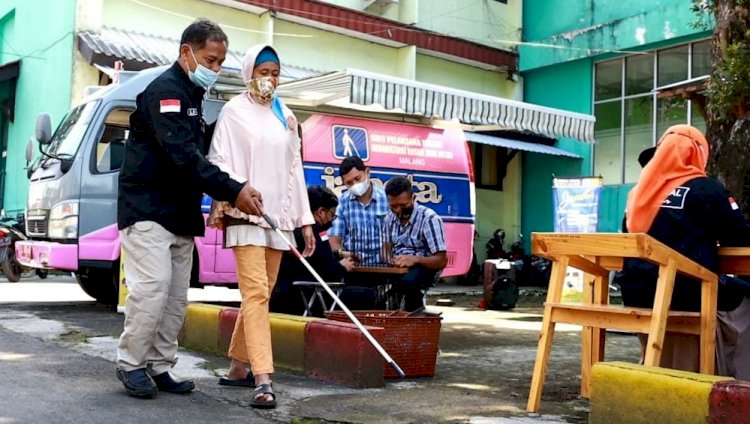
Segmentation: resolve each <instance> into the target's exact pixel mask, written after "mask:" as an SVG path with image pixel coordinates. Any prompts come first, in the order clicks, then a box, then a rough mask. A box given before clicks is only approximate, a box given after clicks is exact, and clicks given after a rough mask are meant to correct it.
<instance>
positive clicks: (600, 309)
mask: <svg viewBox="0 0 750 424" xmlns="http://www.w3.org/2000/svg"><path fill="white" fill-rule="evenodd" d="M544 305H545V306H547V305H550V306H552V307H555V308H565V309H575V310H581V311H591V312H594V313H611V314H617V315H628V316H637V317H646V318H650V317H651V316H652V315H653V311H652V310H651V309H648V308H633V307H629V306H619V305H582V304H577V303H560V302H556V303H551V302H545V303H544ZM669 316H670V317H676V318H693V319H696V320H697V319H698V318H700V313H699V312H688V311H669ZM696 322H697V321H696Z"/></svg>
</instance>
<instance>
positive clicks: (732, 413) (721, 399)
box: [709, 381, 750, 424]
mask: <svg viewBox="0 0 750 424" xmlns="http://www.w3.org/2000/svg"><path fill="white" fill-rule="evenodd" d="M710 399H711V406H710V419H709V422H710V423H711V424H750V382H746V381H722V382H718V383H716V384H714V387H713V389H712V390H711V398H710Z"/></svg>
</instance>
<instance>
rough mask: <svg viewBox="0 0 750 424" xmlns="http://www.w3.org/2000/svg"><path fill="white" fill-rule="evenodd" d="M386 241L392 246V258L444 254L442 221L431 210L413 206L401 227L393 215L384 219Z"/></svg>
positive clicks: (416, 204)
mask: <svg viewBox="0 0 750 424" xmlns="http://www.w3.org/2000/svg"><path fill="white" fill-rule="evenodd" d="M385 229H386V234H387V236H386V238H387V241H388V242H390V243H392V244H393V256H394V257H395V256H401V255H408V256H432V255H434V254H436V253H438V252H445V251H446V247H445V231H444V228H443V220H442V219H441V218H440V216H439V215H438V214H436V213H435V211H433V210H432V209H430V208H428V207H426V206H422V205H420V204H418V203H415V204H414V212H412V214H411V217H410V218H409V222H407V223H406V225H401V220H400V219H399V218H398V217H397V216H396V214H394V213H390V214H388V217H387V218H386V219H385Z"/></svg>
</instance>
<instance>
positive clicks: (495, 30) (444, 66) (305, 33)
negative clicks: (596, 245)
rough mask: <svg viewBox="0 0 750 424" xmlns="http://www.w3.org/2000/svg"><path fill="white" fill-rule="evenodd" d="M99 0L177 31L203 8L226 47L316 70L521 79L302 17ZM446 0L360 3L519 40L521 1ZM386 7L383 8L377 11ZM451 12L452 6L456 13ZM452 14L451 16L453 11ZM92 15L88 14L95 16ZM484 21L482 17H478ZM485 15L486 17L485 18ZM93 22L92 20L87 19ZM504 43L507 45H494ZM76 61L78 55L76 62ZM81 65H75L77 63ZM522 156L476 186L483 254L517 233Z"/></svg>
mask: <svg viewBox="0 0 750 424" xmlns="http://www.w3.org/2000/svg"><path fill="white" fill-rule="evenodd" d="M86 1H99V2H101V4H102V5H103V6H102V12H101V22H100V23H99V25H104V26H108V27H115V28H121V29H127V30H130V31H140V32H144V33H151V34H155V35H161V36H165V37H170V38H178V37H179V36H180V34H181V32H182V30H183V29H184V28H185V26H187V25H188V24H189V23H190V22H191V21H192V20H193V18H194V17H198V16H205V17H208V18H210V19H212V20H214V21H216V22H218V23H219V24H220V25H222V27H223V28H224V30H225V31H226V32H227V35H228V36H229V40H230V49H232V50H237V51H244V50H245V49H247V48H248V47H250V46H251V45H253V44H255V43H258V42H265V41H268V40H272V42H273V44H274V46H275V47H276V48H277V49H278V50H279V53H280V55H281V60H282V61H284V62H286V63H289V64H292V65H295V66H302V67H306V68H310V69H314V70H318V71H334V70H340V69H344V68H347V67H351V68H359V69H363V70H368V71H374V72H379V73H383V74H387V75H394V76H399V77H402V78H408V79H416V80H418V81H423V82H428V83H432V84H439V85H444V86H447V87H453V88H458V89H462V90H468V91H473V92H478V93H483V94H488V95H494V96H499V97H505V98H513V99H516V100H520V99H521V94H522V93H521V89H520V87H521V83H518V82H513V81H510V80H508V79H507V74H506V73H505V72H494V71H487V70H482V69H479V68H476V67H472V66H468V65H464V64H460V63H457V62H453V61H449V60H445V59H440V58H435V57H432V56H428V55H425V54H423V53H419V52H417V49H416V48H414V47H401V48H398V47H390V46H385V45H382V44H377V43H373V42H369V41H365V40H361V39H357V38H353V37H349V36H346V35H343V34H338V33H334V32H331V31H326V30H322V29H317V28H313V27H310V26H307V25H302V24H298V23H293V22H288V21H283V20H280V19H275V18H270V17H269V16H268V15H264V16H262V17H257V16H256V15H254V14H252V13H250V12H247V11H244V10H240V9H238V8H231V7H227V6H222V5H218V4H213V3H210V2H206V1H200V0H166V1H157V0H139V3H145V4H147V5H150V6H144V5H143V4H139V3H134V2H130V1H122V0H86ZM330 3H333V4H338V5H340V6H344V7H349V8H352V9H357V10H363V9H364V5H366V4H367V3H368V2H366V1H364V0H362V1H360V0H338V1H330ZM456 3H457V2H446V1H444V0H400V2H399V3H397V4H391V5H389V6H378V5H377V4H373V5H372V6H371V7H370V8H368V9H367V10H365V11H366V12H368V13H373V14H379V15H380V16H384V17H386V18H389V19H396V20H399V19H400V20H402V22H409V20H413V19H416V22H417V26H418V27H421V28H425V29H430V30H433V31H437V32H441V33H446V34H448V35H452V36H457V37H463V38H470V39H472V40H473V41H478V42H486V43H485V44H491V43H489V41H491V39H494V38H506V37H509V38H510V39H513V40H518V38H519V36H520V32H519V28H520V25H521V2H520V1H518V0H509V2H508V4H507V5H506V4H502V3H500V2H497V1H494V0H480V1H475V2H471V3H467V4H463V3H461V4H456ZM381 9H382V10H381ZM381 11H382V12H384V13H382V14H380V12H381ZM453 12H455V13H453ZM454 15H455V16H454ZM93 21H95V19H93V20H92V19H89V22H93ZM480 21H481V22H480ZM485 21H486V22H485ZM89 25H90V26H93V27H96V23H90V24H89ZM496 47H508V45H502V46H500V45H496ZM77 63H78V62H77ZM87 67H88V69H89V70H90V69H91V66H89V65H87V64H85V63H83V62H81V70H82V72H80V73H79V74H80V76H77V77H76V81H77V85H76V87H77V88H76V90H77V91H80V90H79V88H80V89H81V90H82V87H85V86H86V85H90V84H96V78H95V73H88V74H86V71H85V68H87ZM76 69H78V67H77V68H76ZM521 163H522V156H521V155H519V156H518V157H517V158H516V159H515V160H514V161H513V162H512V163H511V164H510V166H509V168H508V176H507V177H506V179H505V181H504V190H503V191H496V190H477V227H478V230H479V232H480V242H481V244H480V246H481V247H480V248H478V252H477V253H480V254H481V255H483V246H484V241H486V240H487V238H488V237H489V236H491V234H492V232H493V231H494V230H495V229H496V228H498V227H502V228H505V229H506V231H508V234H509V240H511V238H510V237H511V235H512V237H515V233H514V229H515V231H518V228H519V227H520V223H521V217H520V210H521V209H520V197H521V180H522V178H521Z"/></svg>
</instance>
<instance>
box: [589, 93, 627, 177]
mask: <svg viewBox="0 0 750 424" xmlns="http://www.w3.org/2000/svg"><path fill="white" fill-rule="evenodd" d="M620 105H621V102H620V101H619V100H617V101H614V102H607V103H600V104H597V105H596V106H595V107H594V115H595V116H596V126H595V138H596V144H594V170H595V172H596V174H597V175H601V176H602V177H603V178H604V184H620V183H621V182H622V174H621V169H622V154H621V151H620V120H621V118H622V114H621V108H620Z"/></svg>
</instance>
